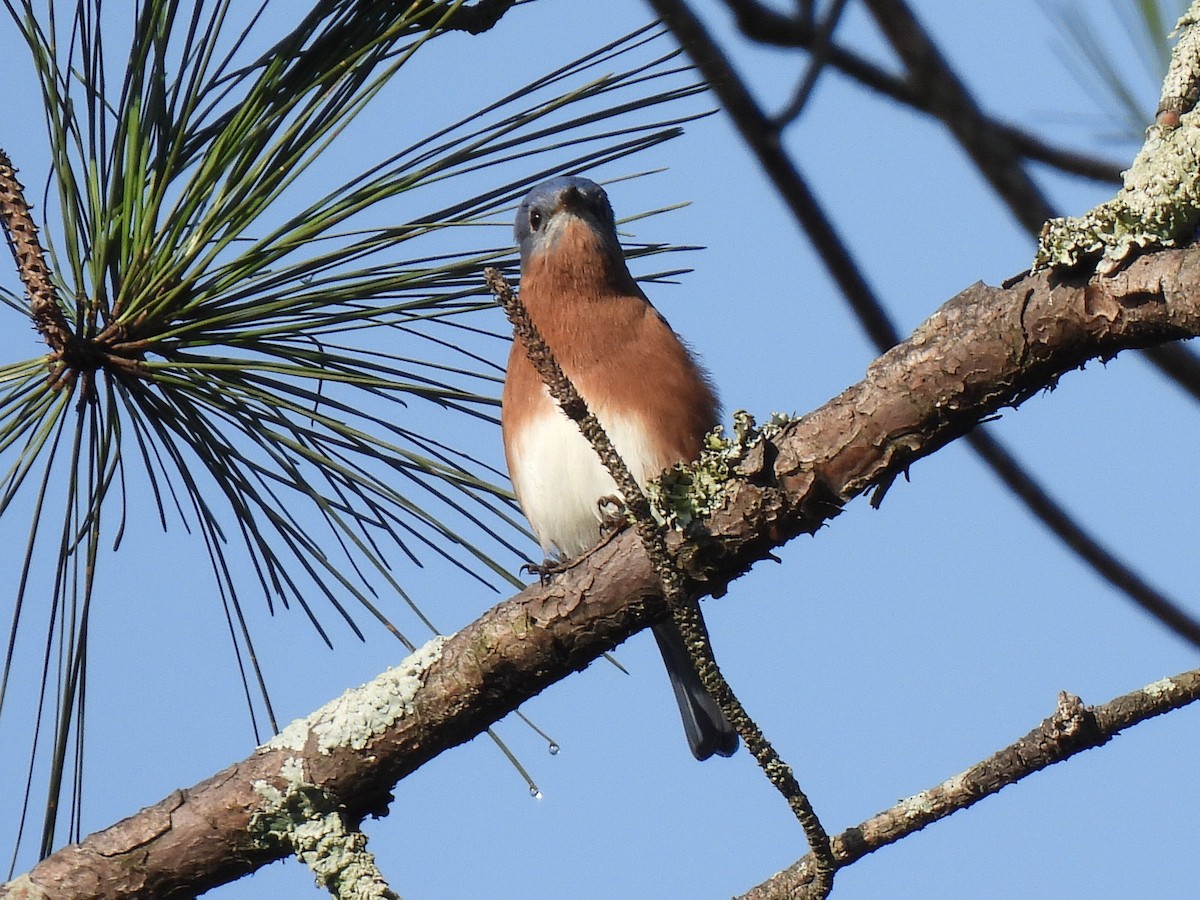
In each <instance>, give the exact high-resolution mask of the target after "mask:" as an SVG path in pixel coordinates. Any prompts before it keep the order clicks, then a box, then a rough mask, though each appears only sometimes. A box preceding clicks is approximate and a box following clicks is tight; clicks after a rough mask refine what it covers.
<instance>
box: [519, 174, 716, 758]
mask: <svg viewBox="0 0 1200 900" xmlns="http://www.w3.org/2000/svg"><path fill="white" fill-rule="evenodd" d="M515 234H516V240H517V243H518V244H519V245H520V248H521V301H522V303H524V305H525V308H526V309H527V310H528V312H529V316H530V318H531V319H532V320H533V323H534V324H535V325H536V326H537V328H538V330H539V331H540V332H541V334H542V337H543V338H545V340H546V343H547V344H548V345H549V347H550V350H551V351H552V352H553V353H554V356H555V358H556V359H557V360H558V363H559V365H560V366H562V369H563V371H564V372H565V373H566V375H567V377H568V378H570V379H571V382H572V383H573V384H574V385H575V387H576V389H577V390H578V391H579V393H580V395H581V396H582V397H583V398H584V400H586V401H587V404H588V406H589V408H590V409H591V411H592V412H593V413H594V414H595V416H596V418H597V419H599V420H600V424H601V425H602V426H603V427H604V430H605V432H607V434H608V437H609V439H610V440H611V441H612V443H613V445H614V446H615V447H616V449H617V452H618V453H620V454H621V457H622V458H623V459H624V460H625V464H626V465H627V466H628V467H629V471H630V473H631V474H632V475H633V477H634V479H636V481H637V482H638V484H639V485H641V486H643V487H644V486H645V485H646V483H647V482H648V481H649V480H651V479H652V478H655V477H656V476H658V475H660V474H662V472H663V471H664V470H665V469H667V468H668V467H669V466H671V465H673V464H675V463H677V462H685V461H691V460H694V459H696V458H697V457H698V456H699V455H700V450H701V446H702V442H703V439H704V435H705V434H706V433H707V432H708V431H709V429H711V428H712V427H713V426H714V425H716V424H717V418H718V403H717V398H716V396H715V395H714V394H713V389H712V386H711V385H710V384H709V381H708V378H707V376H706V375H705V373H704V372H703V370H701V368H700V367H699V366H698V365H697V364H696V361H695V360H694V359H692V357H691V354H689V353H688V351H687V349H686V348H685V347H684V345H683V344H682V342H681V341H680V340H679V337H678V336H677V335H676V334H675V332H674V331H672V330H671V327H670V326H669V325H668V324H667V323H666V320H665V319H663V317H662V316H661V315H660V314H659V313H658V311H657V310H656V309H655V308H654V307H653V306H652V305H651V304H650V301H649V300H647V299H646V295H645V294H643V293H642V291H641V289H640V288H639V287H638V286H637V283H636V282H635V281H634V280H633V276H631V275H630V274H629V269H628V268H627V267H626V265H625V256H624V254H623V253H622V252H621V245H620V242H619V241H618V240H617V230H616V223H615V222H614V220H613V211H612V206H611V205H609V202H608V196H607V195H606V194H605V193H604V190H603V188H601V187H600V185H598V184H596V183H595V182H593V181H589V180H588V179H586V178H573V177H572V178H554V179H551V180H550V181H547V182H544V183H542V184H540V185H538V186H537V187H535V188H534V189H533V190H531V191H530V192H529V194H528V195H527V196H526V197H525V199H524V200H523V201H522V202H521V206H520V209H519V210H518V211H517V223H516V228H515ZM500 421H501V425H502V428H503V431H504V454H505V456H506V458H507V460H508V471H509V474H510V476H511V477H512V482H513V488H514V490H515V491H516V494H517V500H518V501H519V502H520V504H521V508H522V510H524V512H525V516H526V518H528V519H529V524H530V525H531V526H532V527H533V531H534V534H536V535H537V539H538V541H539V542H540V543H541V545H542V551H543V552H544V553H545V554H546V555H547V557H550V558H557V559H563V560H569V559H572V558H574V557H577V556H579V555H580V554H582V553H584V552H585V551H587V550H589V549H590V548H592V547H594V546H595V544H596V543H597V541H599V539H600V536H601V530H602V520H603V513H602V510H601V506H602V503H603V501H604V500H605V499H606V498H610V497H619V496H620V494H619V492H618V491H617V486H616V483H615V482H614V481H613V479H612V477H611V476H610V475H609V474H608V472H607V470H606V469H605V468H604V466H603V464H601V462H600V458H599V457H598V456H597V455H596V453H595V451H594V450H593V449H592V446H591V444H589V443H588V441H587V440H586V439H585V438H584V437H583V435H582V434H581V433H580V431H579V428H578V426H577V425H576V424H575V423H574V422H572V421H571V420H570V419H568V418H567V416H566V415H565V414H564V413H563V412H562V410H561V409H559V407H558V404H557V403H555V401H554V400H553V399H552V398H551V396H550V393H549V391H548V390H547V388H546V387H545V385H544V384H543V383H542V380H541V379H540V378H539V377H538V375H537V373H536V372H535V371H534V369H533V366H532V364H531V363H530V362H529V359H528V357H527V356H526V354H525V349H524V347H523V346H521V344H520V342H519V341H514V343H513V347H512V350H511V352H510V353H509V357H508V373H507V376H506V378H505V381H504V394H503V398H502V403H501V413H500ZM654 636H655V638H656V639H657V640H658V647H659V650H661V651H662V655H663V660H664V661H665V662H666V665H667V674H669V675H670V676H671V687H672V688H674V691H675V699H676V701H677V702H678V703H679V710H680V713H681V714H682V716H683V727H684V731H685V732H686V733H687V739H688V744H689V746H690V747H691V750H692V754H693V755H694V756H695V757H696V758H697V759H708V757H710V756H712V755H713V754H714V753H717V754H720V755H721V756H730V755H732V754H733V752H734V751H735V750H737V746H738V738H737V733H736V732H735V731H734V730H733V727H732V726H731V725H730V724H729V722H728V721H727V720H726V718H725V716H724V715H723V714H722V713H721V710H720V708H719V707H718V706H717V704H716V702H715V701H714V700H713V699H712V697H710V696H709V694H708V692H707V691H705V689H704V686H703V685H702V684H701V683H700V678H699V676H698V675H697V674H696V670H695V668H694V667H693V666H692V661H691V658H690V657H689V656H688V652H687V648H686V647H685V646H684V642H683V637H682V635H681V634H680V633H679V630H678V629H677V628H676V627H675V625H674V623H672V622H669V621H668V622H663V623H661V624H658V625H655V626H654Z"/></svg>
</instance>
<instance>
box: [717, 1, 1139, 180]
mask: <svg viewBox="0 0 1200 900" xmlns="http://www.w3.org/2000/svg"><path fill="white" fill-rule="evenodd" d="M725 5H726V6H728V7H729V9H730V10H731V11H732V12H733V13H734V15H735V16H736V18H737V24H738V28H739V29H740V30H741V32H742V34H744V35H745V36H746V37H748V38H750V39H751V40H754V41H757V42H759V43H764V44H770V45H772V46H777V47H799V48H802V49H805V50H809V51H812V50H813V49H814V48H815V47H816V46H817V44H818V40H819V36H818V34H817V29H816V28H815V27H813V26H812V25H811V24H809V23H807V22H805V21H804V20H803V19H802V18H801V17H799V16H788V15H786V14H784V13H780V12H778V11H776V10H774V9H772V8H770V7H768V6H766V5H764V4H762V3H759V2H757V0H725ZM826 54H827V57H828V62H829V65H830V66H832V67H833V68H835V69H837V70H838V71H840V72H842V73H843V74H844V75H846V76H848V77H850V78H853V79H854V80H855V81H857V82H858V83H859V84H861V85H863V86H864V87H867V88H870V89H871V90H873V91H877V92H878V93H881V94H884V95H885V96H888V97H891V98H892V99H893V100H896V101H898V102H900V103H903V104H904V105H905V106H909V107H911V108H913V109H916V110H920V111H921V112H925V113H930V114H934V108H933V106H932V104H931V102H930V97H929V96H928V95H927V94H925V93H923V92H922V91H920V90H919V89H918V88H917V87H916V86H915V85H913V84H912V83H910V82H909V81H908V80H907V79H904V78H900V77H897V76H896V75H893V74H892V73H891V72H889V71H887V70H886V69H884V68H883V67H882V66H878V65H876V64H875V63H873V62H870V61H869V60H866V59H864V58H863V57H861V56H859V55H858V54H856V53H854V52H853V51H851V50H847V49H846V48H845V47H841V46H839V45H837V44H835V43H830V45H829V48H828V50H827V51H826ZM982 124H983V125H984V127H985V128H986V129H987V131H988V132H990V133H991V135H992V137H993V138H994V140H995V141H996V142H997V143H998V144H999V145H1001V146H1011V147H1012V149H1014V150H1015V151H1016V152H1018V153H1019V154H1020V155H1021V156H1023V157H1025V158H1026V159H1031V160H1036V161H1038V162H1042V163H1045V164H1046V165H1048V166H1052V167H1054V168H1056V169H1058V170H1060V171H1062V172H1066V173H1068V174H1071V175H1078V176H1080V177H1082V178H1090V179H1093V180H1095V181H1104V182H1109V183H1112V184H1117V183H1119V182H1120V180H1121V170H1122V169H1123V168H1124V166H1122V165H1121V164H1120V163H1117V162H1113V161H1111V160H1102V159H1097V158H1096V157H1094V156H1089V155H1087V154H1084V153H1079V152H1077V151H1075V150H1068V149H1065V148H1062V147H1055V146H1052V145H1050V144H1047V143H1046V142H1045V141H1043V140H1042V139H1041V138H1039V137H1037V136H1036V135H1033V134H1030V133H1029V132H1027V131H1025V130H1023V129H1021V128H1018V127H1016V126H1015V125H1010V124H1008V123H1006V122H1001V121H999V120H997V119H994V118H992V117H990V116H985V117H984V119H983V120H982Z"/></svg>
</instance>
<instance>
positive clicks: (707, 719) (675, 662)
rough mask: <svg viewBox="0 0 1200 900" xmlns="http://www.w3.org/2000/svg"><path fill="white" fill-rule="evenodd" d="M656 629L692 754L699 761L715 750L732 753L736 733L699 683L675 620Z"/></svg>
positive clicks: (722, 753) (720, 752)
mask: <svg viewBox="0 0 1200 900" xmlns="http://www.w3.org/2000/svg"><path fill="white" fill-rule="evenodd" d="M701 623H702V624H703V619H702V620H701ZM653 630H654V637H655V639H656V640H657V641H658V649H659V650H660V651H661V652H662V657H663V662H664V663H666V664H667V674H668V675H670V676H671V687H672V688H673V689H674V691H675V701H676V702H677V703H678V704H679V714H680V716H682V717H683V730H684V732H685V733H686V734H687V741H688V746H689V747H691V748H692V756H694V757H696V759H699V760H705V759H708V758H709V757H710V756H712V755H713V754H714V753H715V754H717V755H718V756H732V755H733V754H734V752H735V751H736V750H737V748H738V736H737V732H736V731H734V730H733V726H732V725H730V724H729V720H728V719H726V718H725V714H724V713H722V712H721V709H720V707H718V706H717V702H716V701H715V700H713V698H712V697H710V696H709V695H708V691H706V690H705V689H704V685H702V684H701V683H700V676H699V675H697V674H696V669H695V667H694V666H693V665H692V658H691V657H690V656H689V655H688V651H687V646H686V645H685V644H684V642H683V635H682V634H680V633H679V629H678V628H676V627H675V623H674V622H662V623H661V624H658V625H655V626H654V629H653Z"/></svg>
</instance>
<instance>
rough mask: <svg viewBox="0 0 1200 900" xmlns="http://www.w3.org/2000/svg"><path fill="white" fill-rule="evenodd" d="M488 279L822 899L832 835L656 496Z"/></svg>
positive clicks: (513, 304) (533, 330) (512, 301)
mask: <svg viewBox="0 0 1200 900" xmlns="http://www.w3.org/2000/svg"><path fill="white" fill-rule="evenodd" d="M484 277H485V278H486V279H487V284H488V287H489V288H490V289H491V291H492V293H493V294H495V296H496V300H497V302H499V304H500V305H501V306H502V307H503V308H504V311H505V313H506V314H507V315H508V319H509V321H510V322H511V323H512V326H513V330H514V332H515V333H516V338H517V340H520V341H521V343H522V344H523V345H524V347H525V352H526V354H527V355H528V357H529V361H530V362H531V363H532V364H533V367H534V369H536V370H537V373H538V375H540V376H541V378H542V381H543V382H545V384H546V387H547V388H548V389H549V391H550V394H551V396H552V397H554V399H555V401H557V402H558V405H559V406H560V407H561V408H562V410H563V412H564V413H565V414H566V415H567V416H568V417H569V418H570V419H572V420H573V421H574V422H575V423H576V425H578V426H579V430H580V431H581V432H582V433H583V436H584V437H586V438H587V439H588V441H589V442H590V443H591V445H592V447H593V449H594V450H595V451H596V453H597V455H598V456H599V457H600V460H601V462H603V463H604V467H605V468H606V469H607V470H608V472H609V474H611V475H612V477H613V480H614V481H615V482H616V483H617V488H618V490H620V492H621V495H622V497H623V498H624V501H625V505H626V507H627V509H628V510H629V512H630V514H631V515H632V517H633V519H634V525H635V527H636V529H637V533H638V537H639V538H640V539H641V542H642V546H643V547H644V548H645V550H646V554H647V555H648V556H649V557H650V561H651V563H652V564H653V566H654V569H655V572H656V574H657V575H658V578H659V581H660V582H661V584H662V590H663V595H664V596H665V597H666V599H667V602H668V604H669V605H670V608H671V615H672V618H673V620H674V622H675V624H676V625H677V626H678V627H679V630H680V632H681V633H682V634H683V638H684V643H685V644H686V645H687V647H688V650H689V652H690V653H691V655H692V663H693V664H694V665H695V667H696V671H697V673H698V674H699V675H700V680H701V683H703V685H704V687H705V689H706V690H708V692H709V694H711V695H712V698H713V699H714V700H715V701H716V702H717V705H718V706H719V707H720V708H721V712H723V713H724V714H725V717H726V718H727V719H728V720H729V722H730V724H731V725H733V727H734V730H736V731H737V733H738V735H739V736H740V737H741V738H742V740H743V741H744V742H745V743H746V749H747V750H748V751H749V752H750V754H751V755H752V756H753V757H754V759H755V761H756V762H757V763H758V764H759V766H760V767H761V768H762V770H763V772H764V773H765V774H766V776H767V779H768V780H769V781H770V782H771V784H772V785H774V786H775V788H776V790H778V791H779V792H780V793H781V794H782V795H783V797H784V799H785V800H787V802H788V805H789V806H790V807H791V809H792V812H793V813H794V814H795V816H796V818H797V820H798V821H799V822H800V825H801V827H802V828H803V829H804V834H805V837H806V838H807V840H808V844H809V847H810V848H811V852H812V854H813V858H814V859H815V860H816V864H815V879H814V883H813V886H812V888H811V889H810V893H811V894H812V895H813V896H815V897H818V898H824V897H826V896H828V894H829V891H830V890H831V889H832V887H833V876H834V872H835V871H836V868H837V866H836V864H835V862H834V859H833V856H832V854H831V853H830V849H829V835H828V833H827V832H826V831H825V828H824V826H823V825H822V824H821V821H820V819H819V818H818V817H817V814H816V812H815V811H814V810H813V807H812V804H811V803H810V802H809V799H808V797H807V796H806V795H805V793H804V791H803V790H801V788H800V784H799V782H798V781H797V780H796V777H795V775H794V773H793V772H792V769H791V767H790V766H789V765H788V764H787V763H786V762H784V761H783V759H782V758H781V757H780V756H779V754H778V752H776V750H775V748H774V747H773V746H772V745H771V743H770V742H769V741H768V740H767V739H766V737H765V736H764V735H763V733H762V731H761V729H759V727H758V725H757V724H756V723H755V722H754V720H753V719H751V718H750V716H749V714H748V713H747V712H746V710H745V707H743V706H742V703H741V701H740V700H738V698H737V696H736V695H735V694H734V692H733V689H732V688H731V687H730V686H729V683H728V682H727V681H726V680H725V677H724V676H723V675H722V674H721V671H720V669H719V668H718V666H717V661H716V658H715V656H714V655H713V651H712V644H711V642H710V641H709V640H708V635H707V633H706V632H705V629H704V625H703V624H702V622H701V620H700V610H699V607H697V606H696V605H695V604H693V603H689V602H688V600H689V599H690V597H689V594H688V590H687V585H686V583H685V580H684V577H683V574H682V573H681V572H680V571H679V569H678V567H676V565H675V563H674V561H673V559H672V557H671V553H670V551H669V550H668V549H667V545H666V541H665V540H664V539H663V535H662V532H661V531H660V530H659V527H658V525H657V523H656V522H655V519H654V515H653V512H652V510H651V507H650V501H649V500H647V499H646V495H645V494H644V493H643V492H642V489H641V487H640V486H639V485H638V483H637V481H636V480H635V479H634V477H633V475H632V474H630V472H629V468H628V467H627V466H626V465H625V462H624V460H622V459H621V456H620V454H619V453H617V451H616V448H614V447H613V445H612V442H611V441H610V440H609V438H608V435H607V434H605V432H604V429H603V427H601V425H600V422H599V420H598V419H597V418H596V417H595V415H593V414H592V413H591V412H590V411H589V410H588V407H587V402H586V401H585V400H584V398H583V397H581V396H580V395H579V392H578V391H576V390H575V387H574V385H572V384H571V381H570V379H569V378H568V377H567V375H566V374H565V373H564V372H563V370H562V367H561V366H559V364H558V362H557V361H556V360H555V359H554V355H553V353H552V352H551V350H550V348H549V347H548V346H547V344H546V342H545V340H544V339H543V338H542V336H541V334H540V333H539V332H538V330H537V326H536V325H534V323H533V321H532V320H531V319H530V318H529V314H528V312H527V311H526V309H525V306H524V304H522V303H521V301H520V299H519V298H518V297H517V296H516V294H515V293H514V292H513V290H512V288H511V287H510V286H509V284H508V282H507V280H506V279H505V278H504V275H503V274H502V273H501V272H500V270H499V269H495V268H487V269H485V270H484Z"/></svg>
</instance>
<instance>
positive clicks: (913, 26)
mask: <svg viewBox="0 0 1200 900" xmlns="http://www.w3.org/2000/svg"><path fill="white" fill-rule="evenodd" d="M865 3H866V6H867V9H869V10H870V12H871V14H872V15H873V16H874V17H875V24H876V25H878V26H879V28H880V30H881V31H883V33H884V34H885V35H886V36H887V39H888V42H889V43H890V44H891V45H892V49H893V50H894V51H895V52H896V55H897V56H899V57H900V59H901V60H902V61H903V62H904V67H905V69H906V70H907V73H908V76H907V78H908V81H909V83H910V84H912V85H913V86H914V87H915V88H916V91H917V93H918V94H920V95H922V96H923V97H925V98H926V102H927V103H928V109H929V111H930V112H931V113H932V114H933V115H935V116H937V118H939V119H941V120H942V122H944V123H945V124H946V127H947V128H949V129H950V131H951V132H952V133H953V135H954V137H955V139H956V140H957V141H958V143H959V144H960V145H961V146H962V148H963V149H964V150H966V152H967V153H968V154H969V155H970V157H971V159H972V160H973V161H974V163H975V167H976V168H977V169H978V170H979V172H980V173H981V174H982V175H983V177H984V178H986V179H987V180H988V183H989V184H991V186H992V188H993V189H994V190H995V191H996V194H997V195H998V196H999V197H1000V199H1001V200H1003V201H1004V203H1005V205H1006V206H1007V207H1008V209H1009V212H1011V213H1012V214H1013V216H1014V217H1015V218H1016V219H1017V221H1018V222H1020V223H1021V225H1022V226H1024V228H1025V229H1026V230H1027V231H1029V232H1031V233H1033V234H1035V235H1036V234H1037V233H1038V232H1039V231H1040V230H1041V227H1042V225H1043V224H1044V223H1045V221H1046V220H1047V219H1050V218H1052V217H1053V216H1054V214H1055V213H1054V210H1053V208H1052V207H1051V206H1050V202H1049V201H1048V200H1047V199H1046V196H1045V194H1043V193H1042V191H1041V189H1039V188H1038V186H1037V184H1036V183H1035V182H1034V180H1033V179H1032V178H1030V177H1029V173H1028V172H1026V171H1025V169H1024V168H1023V167H1022V165H1021V163H1022V160H1021V156H1020V154H1019V153H1018V152H1017V150H1016V149H1015V148H1014V147H1013V146H1012V145H1011V144H1009V143H1007V142H1005V141H1000V140H997V138H996V134H995V133H994V131H993V129H991V128H990V127H989V124H990V123H989V121H988V119H987V117H986V116H984V115H983V112H982V111H981V110H980V108H979V106H978V104H977V103H976V102H975V98H974V97H972V96H971V94H970V92H969V91H968V90H967V88H966V86H965V85H964V84H963V83H962V81H961V80H960V79H959V77H958V75H957V74H956V73H955V72H954V70H953V69H951V68H950V65H949V64H948V63H947V62H946V59H945V57H944V56H942V54H941V51H940V50H938V48H937V45H936V44H934V42H933V40H932V39H931V38H930V37H929V35H928V34H927V33H926V31H925V29H924V28H923V27H922V26H921V23H920V22H919V21H917V17H916V16H915V15H913V12H912V10H911V9H910V8H909V6H908V4H907V3H905V2H904V0H865Z"/></svg>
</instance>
